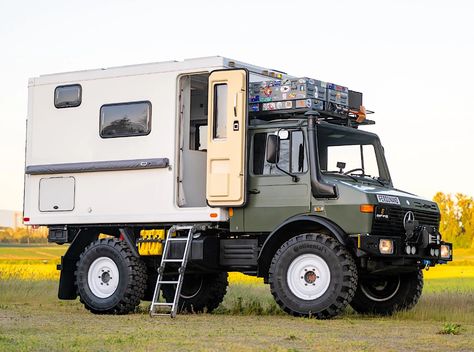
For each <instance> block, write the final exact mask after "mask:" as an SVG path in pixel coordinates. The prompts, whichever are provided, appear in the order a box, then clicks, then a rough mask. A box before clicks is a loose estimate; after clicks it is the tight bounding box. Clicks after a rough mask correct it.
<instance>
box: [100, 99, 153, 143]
mask: <svg viewBox="0 0 474 352" xmlns="http://www.w3.org/2000/svg"><path fill="white" fill-rule="evenodd" d="M150 128H151V103H150V102H149V101H140V102H133V103H119V104H108V105H102V107H101V108H100V136H101V137H102V138H113V137H132V136H145V135H147V134H149V133H150Z"/></svg>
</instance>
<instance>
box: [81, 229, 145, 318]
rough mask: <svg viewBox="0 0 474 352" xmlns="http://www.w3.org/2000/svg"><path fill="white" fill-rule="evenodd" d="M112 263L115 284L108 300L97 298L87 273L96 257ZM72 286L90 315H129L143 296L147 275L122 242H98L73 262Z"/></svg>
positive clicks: (114, 240) (87, 248) (107, 240)
mask: <svg viewBox="0 0 474 352" xmlns="http://www.w3.org/2000/svg"><path fill="white" fill-rule="evenodd" d="M102 257H107V258H110V259H112V260H113V262H114V263H115V264H116V266H117V268H118V272H119V283H118V286H117V288H116V289H115V292H113V294H112V295H111V296H110V297H107V298H99V297H98V296H96V295H94V293H93V292H92V291H91V288H90V287H89V283H88V272H89V268H90V267H91V264H92V263H93V262H94V261H95V260H96V259H98V258H102ZM75 276H76V287H77V290H78V295H79V297H80V300H81V302H82V303H83V304H84V306H85V308H86V309H88V310H89V311H91V312H92V313H94V314H127V313H129V312H133V311H134V310H135V308H136V307H137V306H138V305H139V304H140V300H141V299H142V298H143V296H144V292H145V288H146V282H147V272H146V266H145V264H144V263H143V262H142V260H141V259H140V258H137V257H135V256H134V255H133V254H132V251H131V250H130V248H129V247H128V245H127V244H126V243H125V242H124V241H120V240H118V239H116V238H105V239H99V240H96V241H95V242H92V243H91V244H90V245H89V246H87V247H86V248H85V250H84V252H82V254H81V256H80V258H79V261H78V262H77V270H76V272H75Z"/></svg>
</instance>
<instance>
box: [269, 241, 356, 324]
mask: <svg viewBox="0 0 474 352" xmlns="http://www.w3.org/2000/svg"><path fill="white" fill-rule="evenodd" d="M268 281H269V283H270V289H271V292H272V294H273V296H274V297H275V300H276V302H277V303H278V304H279V305H280V307H281V308H282V309H283V310H284V311H286V312H288V313H290V314H292V315H295V316H314V317H316V318H319V319H325V318H331V317H333V316H336V315H338V314H339V313H341V312H342V311H343V310H344V309H345V307H346V306H347V305H348V304H349V302H350V301H351V299H352V297H353V295H354V292H355V290H356V286H357V268H356V265H355V262H354V259H353V258H352V255H351V254H350V253H349V252H347V250H346V249H345V248H344V247H343V246H342V245H341V244H340V243H339V242H338V241H336V240H335V239H334V238H332V237H330V236H328V235H324V234H313V233H310V234H304V235H299V236H296V237H294V238H291V239H290V240H288V241H287V242H285V243H284V244H283V245H282V246H281V247H280V249H279V250H278V251H277V252H276V253H275V256H274V257H273V260H272V263H271V266H270V270H269V278H268Z"/></svg>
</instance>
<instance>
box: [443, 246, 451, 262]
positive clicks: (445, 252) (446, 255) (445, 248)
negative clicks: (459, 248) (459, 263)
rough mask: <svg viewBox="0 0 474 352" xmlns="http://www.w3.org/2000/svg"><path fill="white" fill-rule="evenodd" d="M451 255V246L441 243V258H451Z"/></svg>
mask: <svg viewBox="0 0 474 352" xmlns="http://www.w3.org/2000/svg"><path fill="white" fill-rule="evenodd" d="M450 257H451V249H450V248H449V246H447V245H445V244H442V245H441V258H444V259H449V258H450Z"/></svg>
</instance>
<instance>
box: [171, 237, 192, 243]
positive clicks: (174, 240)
mask: <svg viewBox="0 0 474 352" xmlns="http://www.w3.org/2000/svg"><path fill="white" fill-rule="evenodd" d="M187 240H188V239H187V237H172V238H168V241H170V242H186V241H187Z"/></svg>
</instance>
